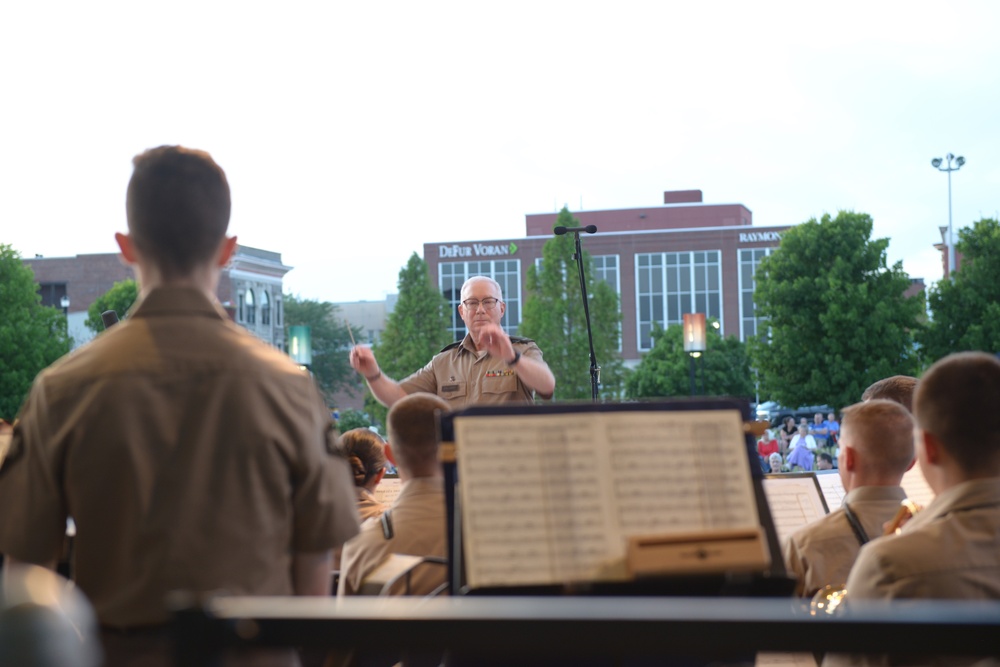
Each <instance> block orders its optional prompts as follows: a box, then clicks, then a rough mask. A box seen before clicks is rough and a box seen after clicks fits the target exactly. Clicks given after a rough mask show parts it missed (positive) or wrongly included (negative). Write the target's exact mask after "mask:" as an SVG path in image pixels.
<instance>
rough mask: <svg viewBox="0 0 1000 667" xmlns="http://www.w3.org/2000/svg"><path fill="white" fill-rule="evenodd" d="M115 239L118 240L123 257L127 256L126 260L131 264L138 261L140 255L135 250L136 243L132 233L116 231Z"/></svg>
mask: <svg viewBox="0 0 1000 667" xmlns="http://www.w3.org/2000/svg"><path fill="white" fill-rule="evenodd" d="M115 241H117V242H118V248H119V249H120V250H121V251H122V257H124V258H125V261H126V262H128V263H129V264H135V263H137V262H138V255H137V254H136V252H135V245H134V244H133V243H132V236H131V235H130V234H122V233H121V232H115Z"/></svg>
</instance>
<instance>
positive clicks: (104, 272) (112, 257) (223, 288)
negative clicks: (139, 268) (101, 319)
mask: <svg viewBox="0 0 1000 667" xmlns="http://www.w3.org/2000/svg"><path fill="white" fill-rule="evenodd" d="M24 263H25V264H27V265H28V266H30V267H31V269H32V271H34V273H35V280H36V281H37V282H38V289H39V293H40V294H41V295H42V303H43V304H44V305H46V306H54V307H56V308H62V309H63V310H64V312H65V313H66V319H67V324H68V329H69V334H70V336H71V337H72V338H73V346H74V347H78V346H80V345H82V344H84V343H86V342H87V341H89V340H90V339H91V338H93V337H94V332H92V331H91V330H90V329H88V328H87V326H86V325H85V324H84V322H85V321H86V319H87V309H88V308H90V304H92V303H93V302H94V301H95V300H96V299H97V298H98V297H99V296H101V295H102V294H104V293H105V292H107V291H108V290H109V289H111V287H112V286H114V284H115V283H116V282H120V281H122V280H127V279H129V278H131V279H135V272H134V271H133V270H132V268H131V267H129V266H127V265H126V264H124V262H123V261H122V259H121V258H120V256H119V255H118V253H100V254H89V255H76V256H75V257H35V258H34V259H25V260H24ZM291 269H292V267H290V266H286V265H284V264H282V263H281V254H280V253H277V252H271V251H270V250H260V249H258V248H250V247H248V246H242V245H241V246H238V247H237V250H236V253H235V254H234V256H233V259H232V261H231V262H230V264H229V266H228V267H227V268H226V269H224V270H223V272H222V277H221V278H220V280H219V289H218V297H219V301H220V303H222V305H223V306H224V307H225V309H226V311H227V312H228V313H229V315H230V317H232V318H233V320H234V321H235V322H237V323H238V324H240V325H242V326H243V327H245V328H246V329H247V330H248V331H250V332H251V333H253V334H254V335H255V336H257V337H258V338H260V339H261V340H263V341H264V342H266V343H269V344H271V345H274V346H275V347H277V348H279V349H284V347H285V328H284V322H283V313H282V280H283V278H284V275H285V274H286V273H288V272H289V271H290V270H291ZM123 315H124V313H119V316H123Z"/></svg>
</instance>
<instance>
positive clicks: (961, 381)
mask: <svg viewBox="0 0 1000 667" xmlns="http://www.w3.org/2000/svg"><path fill="white" fill-rule="evenodd" d="M913 403H914V413H913V416H914V418H915V419H916V422H917V426H919V427H920V428H921V429H923V430H924V431H927V432H928V433H931V434H932V435H934V436H935V437H936V438H937V439H938V441H939V442H940V443H941V446H942V447H943V448H944V449H945V450H946V451H947V452H948V454H950V455H951V457H952V458H954V459H955V461H956V462H957V463H958V465H959V467H961V468H962V470H964V471H965V472H967V473H971V472H974V471H976V470H979V469H981V468H982V467H983V466H984V465H997V464H1000V410H998V409H997V406H998V405H1000V359H997V358H996V357H995V356H993V355H991V354H986V353H984V352H958V353H956V354H950V355H948V356H947V357H945V358H944V359H941V360H939V361H938V362H936V363H935V364H934V365H933V366H931V367H930V368H929V369H928V370H927V372H926V373H924V375H923V377H921V378H920V384H919V385H918V386H917V392H916V395H915V396H914V401H913Z"/></svg>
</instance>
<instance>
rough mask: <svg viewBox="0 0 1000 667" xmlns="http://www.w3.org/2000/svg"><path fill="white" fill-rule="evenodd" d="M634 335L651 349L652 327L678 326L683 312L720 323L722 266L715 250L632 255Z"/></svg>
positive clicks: (644, 348) (643, 348) (647, 348)
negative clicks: (634, 296) (635, 307)
mask: <svg viewBox="0 0 1000 667" xmlns="http://www.w3.org/2000/svg"><path fill="white" fill-rule="evenodd" d="M635 266H636V268H635V272H636V276H635V278H636V280H635V284H636V304H637V310H638V313H637V323H638V327H637V335H638V341H637V342H638V346H639V349H640V350H649V349H651V348H652V347H653V338H652V333H653V327H654V326H655V325H657V324H658V325H660V326H662V327H664V328H666V327H668V326H670V325H671V324H681V323H682V322H683V319H684V313H705V315H706V316H707V317H709V318H715V319H717V320H719V322H720V323H722V263H721V261H720V253H719V251H718V250H705V251H697V252H664V253H644V254H638V255H636V263H635Z"/></svg>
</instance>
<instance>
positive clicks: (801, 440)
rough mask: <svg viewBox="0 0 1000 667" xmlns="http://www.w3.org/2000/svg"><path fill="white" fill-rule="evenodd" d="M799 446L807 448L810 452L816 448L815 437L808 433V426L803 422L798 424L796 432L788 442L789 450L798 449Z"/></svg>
mask: <svg viewBox="0 0 1000 667" xmlns="http://www.w3.org/2000/svg"><path fill="white" fill-rule="evenodd" d="M799 447H802V448H804V449H808V450H809V451H810V452H812V451H815V450H816V438H814V437H813V436H812V435H811V434H810V433H809V427H808V426H806V425H805V424H800V425H799V431H798V433H796V434H795V435H794V436H792V441H791V443H789V450H794V449H798V448H799Z"/></svg>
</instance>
